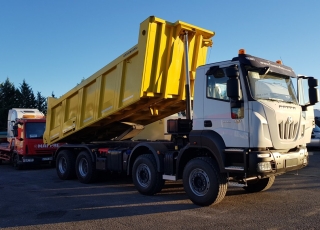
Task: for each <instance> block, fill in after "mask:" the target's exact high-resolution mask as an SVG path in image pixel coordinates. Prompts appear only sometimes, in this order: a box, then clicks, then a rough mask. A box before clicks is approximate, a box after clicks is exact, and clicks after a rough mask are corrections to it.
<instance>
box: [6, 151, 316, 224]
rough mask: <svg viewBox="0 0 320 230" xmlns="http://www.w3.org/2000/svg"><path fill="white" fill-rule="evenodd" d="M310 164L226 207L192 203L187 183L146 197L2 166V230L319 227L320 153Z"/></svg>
mask: <svg viewBox="0 0 320 230" xmlns="http://www.w3.org/2000/svg"><path fill="white" fill-rule="evenodd" d="M311 154H312V155H311V156H310V163H309V165H308V166H307V167H306V168H304V169H303V170H300V171H298V172H293V173H290V174H286V175H282V176H279V177H277V178H276V182H275V184H274V185H273V187H272V188H271V189H269V190H268V191H266V192H261V193H255V194H246V193H245V192H244V190H243V189H242V188H237V187H230V188H229V189H228V192H227V196H226V197H225V199H224V200H223V201H222V202H221V203H220V204H218V205H215V206H209V207H198V206H195V205H193V204H192V203H191V201H190V200H189V199H188V198H187V196H186V194H185V193H184V191H183V188H182V184H181V183H179V182H176V183H167V184H166V187H165V189H164V190H163V191H162V192H161V193H160V194H158V195H156V196H152V197H148V196H142V195H140V194H139V193H138V192H137V191H136V190H135V189H134V187H133V185H132V183H131V180H130V178H127V177H120V176H108V177H107V178H105V179H102V180H100V181H99V182H98V183H96V184H91V185H86V184H81V183H79V182H78V181H76V180H72V181H61V180H60V179H58V177H57V175H56V172H55V169H53V168H49V167H42V168H37V169H32V168H31V169H26V170H23V171H16V170H14V169H13V168H12V167H11V166H10V165H6V164H5V165H1V166H0V228H8V229H270V230H271V229H272V230H275V229H319V226H320V179H319V178H320V152H311Z"/></svg>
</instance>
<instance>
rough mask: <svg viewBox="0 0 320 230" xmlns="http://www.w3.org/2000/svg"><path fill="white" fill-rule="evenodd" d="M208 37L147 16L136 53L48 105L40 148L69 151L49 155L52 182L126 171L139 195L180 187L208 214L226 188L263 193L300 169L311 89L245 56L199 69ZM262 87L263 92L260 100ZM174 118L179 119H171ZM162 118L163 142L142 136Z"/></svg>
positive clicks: (282, 69) (281, 69) (283, 69)
mask: <svg viewBox="0 0 320 230" xmlns="http://www.w3.org/2000/svg"><path fill="white" fill-rule="evenodd" d="M213 36H214V32H212V31H209V30H205V29H202V28H199V27H197V26H194V25H191V24H188V23H185V22H181V21H177V22H175V23H170V22H168V21H165V20H162V19H159V18H156V17H153V16H151V17H149V18H147V19H146V20H145V21H143V22H142V23H141V24H140V31H139V40H138V44H137V45H135V46H133V47H132V48H131V49H129V50H128V51H126V52H124V53H123V54H122V55H121V56H119V57H118V58H116V59H115V60H114V61H112V62H111V63H109V64H108V65H106V66H105V67H103V68H102V69H100V70H99V71H98V72H96V73H95V74H93V75H92V76H90V77H88V78H87V79H86V80H85V81H83V82H81V84H79V85H77V86H76V87H75V88H73V89H71V90H70V91H69V92H67V93H66V94H65V95H63V96H61V97H60V98H58V99H55V98H49V99H48V109H47V123H46V130H45V133H44V143H46V144H53V143H56V142H63V143H67V144H65V145H63V146H61V147H60V148H59V149H58V150H57V151H56V153H55V155H54V159H55V160H56V170H57V174H58V176H59V178H60V179H63V180H66V179H70V178H73V177H77V178H78V180H79V181H80V182H82V183H90V182H92V181H94V179H95V178H96V175H97V171H99V170H101V171H107V172H125V173H127V174H128V175H131V176H132V179H133V183H134V185H135V187H136V189H137V190H138V191H139V192H140V193H142V194H145V195H153V194H155V193H158V192H160V191H161V190H162V188H163V186H164V183H165V180H180V179H182V180H183V186H184V189H185V191H186V193H187V195H188V196H189V198H190V199H191V200H192V202H194V203H195V204H198V205H210V204H216V203H218V202H220V201H221V200H222V199H223V198H224V196H225V194H226V191H227V186H228V184H231V183H232V184H233V185H237V186H240V187H243V188H244V189H245V190H246V191H248V192H259V191H264V190H266V189H268V188H270V187H271V186H272V184H273V182H274V180H275V176H277V175H280V174H283V173H285V172H288V171H292V170H297V169H301V168H303V167H305V166H306V165H307V163H308V151H307V149H306V147H305V146H306V143H307V142H309V141H310V137H311V132H312V128H313V123H312V119H313V117H312V116H310V114H311V110H312V106H311V105H314V104H315V103H317V102H318V91H317V89H316V86H317V85H318V83H317V80H316V79H314V78H312V77H305V76H299V77H297V76H296V74H295V73H294V71H293V70H292V69H291V68H290V67H288V66H285V65H282V63H280V62H271V61H268V60H264V59H261V58H258V57H254V56H251V55H248V54H246V53H245V51H244V50H239V54H238V55H237V56H236V57H234V58H232V59H231V60H227V61H223V62H217V63H212V64H206V56H207V51H208V47H210V46H212V44H213V42H212V37H213ZM292 79H297V80H298V87H299V92H302V88H303V86H304V85H306V84H304V81H308V83H309V84H308V87H309V88H307V89H304V90H307V91H306V92H309V94H308V96H309V98H307V99H306V98H304V99H303V100H304V101H307V102H308V103H304V104H303V103H302V98H301V96H298V95H296V92H295V89H294V88H293V86H292V85H293V84H292ZM263 84H268V86H269V87H268V88H266V89H265V90H266V91H268V92H265V93H264V95H267V96H263V97H262V96H261V95H260V94H259V93H258V91H259V89H258V86H259V85H263ZM280 86H281V93H278V94H276V93H274V92H276V91H275V90H273V89H272V88H273V87H280ZM259 95H260V96H259ZM178 112H183V113H185V114H186V117H185V119H181V118H180V117H178V118H177V119H174V118H172V117H171V118H170V117H169V116H170V115H173V114H176V113H178ZM168 117H169V118H168ZM161 119H162V121H166V122H167V127H166V131H167V134H170V135H171V138H170V139H169V140H168V139H162V140H149V139H150V138H149V137H143V136H141V134H139V133H141V131H142V130H143V128H144V126H146V125H150V124H156V123H154V122H157V121H159V120H161ZM160 126H161V124H160ZM149 127H159V126H157V125H154V126H149ZM162 130H163V129H162Z"/></svg>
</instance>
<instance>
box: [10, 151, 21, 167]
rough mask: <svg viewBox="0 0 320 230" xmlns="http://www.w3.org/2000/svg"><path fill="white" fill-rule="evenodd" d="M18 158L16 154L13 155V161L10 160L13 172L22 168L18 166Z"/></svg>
mask: <svg viewBox="0 0 320 230" xmlns="http://www.w3.org/2000/svg"><path fill="white" fill-rule="evenodd" d="M16 157H18V159H17V162H16ZM18 160H19V156H18V154H17V153H14V154H13V159H12V166H13V167H14V169H15V170H21V169H22V168H23V166H22V165H19V164H18Z"/></svg>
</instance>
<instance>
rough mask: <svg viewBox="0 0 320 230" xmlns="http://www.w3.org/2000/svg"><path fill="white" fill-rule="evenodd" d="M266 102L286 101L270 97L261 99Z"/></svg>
mask: <svg viewBox="0 0 320 230" xmlns="http://www.w3.org/2000/svg"><path fill="white" fill-rule="evenodd" d="M261 99H264V100H270V101H284V100H283V99H280V98H274V97H268V98H261Z"/></svg>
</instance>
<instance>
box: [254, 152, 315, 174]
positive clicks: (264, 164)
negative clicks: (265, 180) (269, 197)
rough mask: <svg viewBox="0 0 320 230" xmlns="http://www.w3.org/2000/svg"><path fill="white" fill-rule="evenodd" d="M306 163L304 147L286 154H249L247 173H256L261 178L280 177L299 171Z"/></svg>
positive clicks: (306, 155)
mask: <svg viewBox="0 0 320 230" xmlns="http://www.w3.org/2000/svg"><path fill="white" fill-rule="evenodd" d="M308 161H309V156H308V151H307V148H306V147H300V148H297V149H295V150H293V151H290V152H287V153H281V152H277V151H263V152H260V151H259V152H250V153H249V168H248V171H249V173H254V172H255V173H257V172H258V173H259V174H260V175H262V176H267V175H280V174H283V173H286V172H289V171H294V170H297V169H301V168H303V167H305V166H307V165H308ZM268 165H270V167H269V166H268Z"/></svg>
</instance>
